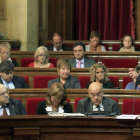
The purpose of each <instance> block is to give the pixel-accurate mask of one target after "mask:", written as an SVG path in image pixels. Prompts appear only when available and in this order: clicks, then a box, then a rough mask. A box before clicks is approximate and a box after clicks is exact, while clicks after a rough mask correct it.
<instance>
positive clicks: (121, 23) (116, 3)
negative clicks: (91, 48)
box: [74, 0, 135, 40]
mask: <svg viewBox="0 0 140 140" xmlns="http://www.w3.org/2000/svg"><path fill="white" fill-rule="evenodd" d="M133 6H134V4H133V0H76V1H75V13H76V14H75V20H74V22H75V38H76V40H88V39H89V35H90V32H91V31H93V30H98V31H100V32H101V34H102V38H101V39H102V40H120V39H121V38H122V37H123V36H124V35H126V34H130V35H132V37H133V38H134V39H135V24H134V17H133Z"/></svg>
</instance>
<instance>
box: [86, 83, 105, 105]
mask: <svg viewBox="0 0 140 140" xmlns="http://www.w3.org/2000/svg"><path fill="white" fill-rule="evenodd" d="M88 94H89V97H90V99H91V102H92V103H93V104H94V105H96V106H98V105H99V104H100V103H101V102H102V99H103V94H104V93H103V88H102V85H101V84H100V83H98V82H93V83H91V84H90V86H89V89H88Z"/></svg>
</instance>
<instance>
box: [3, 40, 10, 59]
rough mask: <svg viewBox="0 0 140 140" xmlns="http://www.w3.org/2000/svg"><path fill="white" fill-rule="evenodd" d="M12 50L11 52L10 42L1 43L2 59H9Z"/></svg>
mask: <svg viewBox="0 0 140 140" xmlns="http://www.w3.org/2000/svg"><path fill="white" fill-rule="evenodd" d="M10 52H11V46H10V44H9V43H8V42H2V43H0V56H1V61H3V60H8V58H9V57H10Z"/></svg>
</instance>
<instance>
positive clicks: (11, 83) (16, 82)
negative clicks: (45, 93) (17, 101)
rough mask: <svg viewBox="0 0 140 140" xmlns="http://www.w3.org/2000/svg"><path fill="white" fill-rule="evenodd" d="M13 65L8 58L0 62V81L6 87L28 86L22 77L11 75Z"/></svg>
mask: <svg viewBox="0 0 140 140" xmlns="http://www.w3.org/2000/svg"><path fill="white" fill-rule="evenodd" d="M13 70H14V65H13V63H12V62H11V61H9V60H4V61H2V62H1V64H0V75H1V77H0V83H1V84H3V85H4V86H5V87H6V88H8V89H15V88H29V87H28V85H27V83H26V82H25V80H24V78H23V77H19V76H13Z"/></svg>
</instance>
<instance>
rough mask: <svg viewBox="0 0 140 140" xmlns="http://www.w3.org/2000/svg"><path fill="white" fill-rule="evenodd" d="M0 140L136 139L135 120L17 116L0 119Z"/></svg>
mask: <svg viewBox="0 0 140 140" xmlns="http://www.w3.org/2000/svg"><path fill="white" fill-rule="evenodd" d="M0 123H1V125H0V138H3V139H4V138H8V139H14V138H17V139H22V138H24V137H26V138H28V139H35V140H44V139H47V140H55V139H57V140H71V139H76V140H89V139H93V137H94V139H95V140H100V139H108V140H112V139H119V140H121V139H135V138H140V121H139V120H116V119H115V117H49V116H47V115H32V116H27V115H21V116H6V117H2V116H1V117H0Z"/></svg>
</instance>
